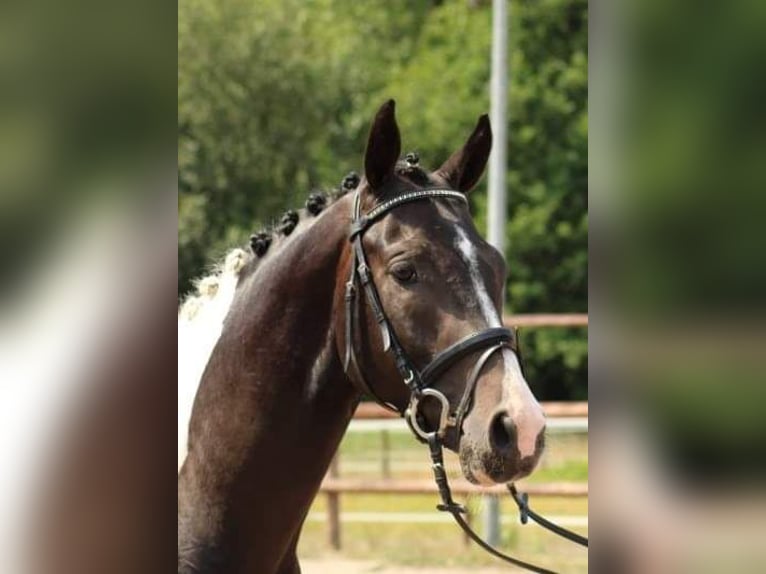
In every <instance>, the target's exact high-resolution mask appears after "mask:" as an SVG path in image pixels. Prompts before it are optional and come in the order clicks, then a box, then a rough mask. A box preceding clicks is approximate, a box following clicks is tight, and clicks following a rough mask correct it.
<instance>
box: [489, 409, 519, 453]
mask: <svg viewBox="0 0 766 574" xmlns="http://www.w3.org/2000/svg"><path fill="white" fill-rule="evenodd" d="M489 440H490V442H491V444H492V446H493V447H494V448H495V449H496V450H508V449H510V448H512V447H513V446H514V445H515V444H516V424H515V423H514V422H513V419H512V418H511V417H510V416H508V414H507V413H505V412H500V413H497V414H496V415H495V416H494V417H493V418H492V423H491V424H490V426H489Z"/></svg>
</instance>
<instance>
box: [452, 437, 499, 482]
mask: <svg viewBox="0 0 766 574" xmlns="http://www.w3.org/2000/svg"><path fill="white" fill-rule="evenodd" d="M459 455H460V456H459V458H460V469H461V470H462V471H463V476H465V478H466V480H468V481H469V482H471V483H473V484H478V485H480V486H492V485H494V484H497V483H498V481H497V480H494V479H493V478H492V476H491V473H490V472H488V470H487V469H486V468H485V465H484V464H483V457H481V456H479V454H478V453H477V451H476V449H474V448H473V447H472V446H471V445H466V444H462V445H461V447H460V453H459Z"/></svg>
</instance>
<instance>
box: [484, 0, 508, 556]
mask: <svg viewBox="0 0 766 574" xmlns="http://www.w3.org/2000/svg"><path fill="white" fill-rule="evenodd" d="M490 90H491V93H490V121H491V122H492V133H493V137H492V153H491V155H490V156H489V186H488V187H489V197H488V201H487V239H488V241H489V243H490V244H492V245H493V246H494V247H495V248H497V249H498V250H499V251H500V253H503V254H504V253H505V220H506V190H505V170H506V167H507V161H506V158H507V136H506V128H507V122H508V119H507V110H508V2H507V0H492V80H491V85H490ZM484 498H485V505H484V517H483V518H484V520H483V522H484V538H485V539H486V540H487V542H489V543H490V544H492V545H493V546H497V544H498V543H499V542H500V508H499V501H498V499H497V497H496V496H485V497H484Z"/></svg>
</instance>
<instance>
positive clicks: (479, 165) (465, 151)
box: [436, 114, 492, 193]
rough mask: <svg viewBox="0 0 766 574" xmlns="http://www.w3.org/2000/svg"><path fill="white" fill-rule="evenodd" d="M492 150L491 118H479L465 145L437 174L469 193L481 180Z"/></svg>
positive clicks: (484, 116) (456, 187) (454, 186)
mask: <svg viewBox="0 0 766 574" xmlns="http://www.w3.org/2000/svg"><path fill="white" fill-rule="evenodd" d="M491 149H492V127H491V126H490V125H489V116H487V114H484V115H483V116H481V117H480V118H479V121H478V122H477V123H476V127H475V128H474V130H473V133H472V134H471V137H469V138H468V141H467V142H465V145H464V146H463V147H462V148H460V149H459V150H457V151H456V152H455V153H453V154H452V155H451V156H450V158H449V159H448V160H447V161H445V162H444V163H443V164H442V166H441V167H440V168H439V169H437V170H436V173H437V174H438V175H440V176H441V177H443V178H444V179H445V180H447V182H448V183H449V184H450V185H451V186H452V187H453V188H454V189H457V190H458V191H462V192H464V193H465V192H467V191H469V190H470V189H471V188H472V187H473V186H474V185H476V183H477V182H478V181H479V179H480V178H481V174H482V173H483V172H484V166H486V165H487V159H488V158H489V152H490V150H491Z"/></svg>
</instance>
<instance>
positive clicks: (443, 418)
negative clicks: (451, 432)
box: [404, 389, 455, 440]
mask: <svg viewBox="0 0 766 574" xmlns="http://www.w3.org/2000/svg"><path fill="white" fill-rule="evenodd" d="M424 397H434V398H435V399H436V400H438V401H439V404H440V406H441V411H440V412H439V427H438V428H437V429H436V431H434V432H435V433H436V435H437V436H438V437H440V438H443V437H444V433H445V431H446V430H447V427H449V426H451V425H453V424H454V422H455V417H451V416H450V413H449V408H450V407H449V400H447V397H445V396H444V394H443V393H442V392H441V391H438V390H436V389H423V390H422V391H420V393H413V395H412V398H411V399H410V405H409V407H407V410H406V411H405V413H404V416H405V417H407V420H408V421H409V423H410V426H411V427H412V430H413V431H414V432H415V434H417V435H418V436H419V437H420V438H422V439H423V440H428V437H429V435H431V434H434V432H427V431H425V430H424V429H423V427H421V426H420V423H419V422H418V406H419V405H420V401H421V399H423V398H424Z"/></svg>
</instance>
